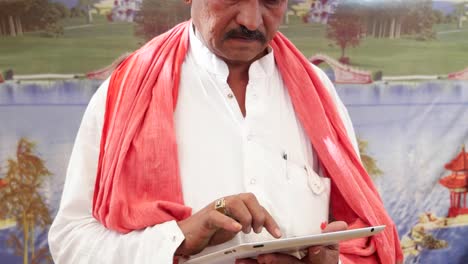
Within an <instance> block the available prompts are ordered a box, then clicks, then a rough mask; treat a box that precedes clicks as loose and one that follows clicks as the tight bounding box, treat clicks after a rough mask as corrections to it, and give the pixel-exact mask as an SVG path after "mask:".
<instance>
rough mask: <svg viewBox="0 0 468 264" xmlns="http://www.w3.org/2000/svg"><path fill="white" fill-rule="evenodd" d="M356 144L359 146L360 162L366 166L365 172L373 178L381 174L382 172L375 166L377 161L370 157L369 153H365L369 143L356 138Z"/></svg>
mask: <svg viewBox="0 0 468 264" xmlns="http://www.w3.org/2000/svg"><path fill="white" fill-rule="evenodd" d="M358 146H359V154H360V155H361V160H362V164H363V165H364V168H366V171H367V173H369V175H370V176H371V177H372V178H373V179H375V178H377V177H378V176H380V175H382V174H383V172H382V171H381V170H380V169H379V167H378V166H377V161H376V160H375V159H374V158H372V157H371V156H370V155H369V154H367V148H368V146H369V143H368V142H367V141H364V140H362V139H360V138H358Z"/></svg>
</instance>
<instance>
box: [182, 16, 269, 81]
mask: <svg viewBox="0 0 468 264" xmlns="http://www.w3.org/2000/svg"><path fill="white" fill-rule="evenodd" d="M195 31H196V29H195V27H194V26H193V24H192V26H191V27H190V38H189V39H190V52H191V53H192V54H193V58H194V59H195V63H196V64H197V65H198V66H200V67H202V68H204V69H205V70H207V71H208V72H211V73H213V74H215V75H217V76H218V77H220V78H222V79H223V80H225V81H227V77H228V75H229V69H228V66H227V64H226V63H225V62H224V61H223V60H222V59H221V58H219V57H218V56H216V55H215V54H214V53H213V52H211V51H210V50H209V49H208V47H206V46H205V44H204V43H203V42H202V41H201V40H200V39H199V34H197V35H196V33H195ZM197 33H198V32H197ZM274 69H275V57H274V54H273V49H272V48H271V47H268V54H266V55H265V56H263V57H261V58H260V59H258V60H256V61H254V62H253V63H252V64H251V65H250V68H249V80H252V79H260V78H266V77H269V76H271V75H272V74H273V71H274Z"/></svg>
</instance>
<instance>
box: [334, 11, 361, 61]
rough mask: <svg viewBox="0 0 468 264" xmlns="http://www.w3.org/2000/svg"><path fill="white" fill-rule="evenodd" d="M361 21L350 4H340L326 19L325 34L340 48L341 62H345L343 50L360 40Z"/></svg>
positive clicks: (354, 45)
mask: <svg viewBox="0 0 468 264" xmlns="http://www.w3.org/2000/svg"><path fill="white" fill-rule="evenodd" d="M362 33H363V31H362V22H361V19H360V17H359V16H358V15H357V14H356V13H355V11H354V10H353V7H352V5H345V4H340V5H338V8H337V10H336V13H335V14H333V15H332V16H331V17H330V18H329V21H328V26H327V33H326V36H327V38H328V39H330V40H332V41H334V42H335V44H336V45H338V46H339V47H340V49H341V57H340V61H341V62H346V61H347V58H346V57H345V51H346V48H348V47H356V46H358V45H359V44H360V42H361V37H362Z"/></svg>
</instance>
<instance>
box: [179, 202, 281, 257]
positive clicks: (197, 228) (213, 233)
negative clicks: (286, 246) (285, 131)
mask: <svg viewBox="0 0 468 264" xmlns="http://www.w3.org/2000/svg"><path fill="white" fill-rule="evenodd" d="M224 200H225V204H226V210H227V211H228V212H229V216H227V215H224V214H222V213H220V212H218V211H216V210H215V208H214V202H213V203H211V204H209V205H208V206H206V207H205V208H203V209H202V210H200V211H198V212H197V213H196V214H194V215H192V216H190V217H189V218H187V219H185V220H182V221H180V222H178V223H177V224H178V225H179V227H180V229H181V230H182V233H184V236H185V240H184V242H183V243H182V244H181V245H180V246H179V248H178V249H177V251H176V255H179V256H190V255H194V254H197V253H199V252H200V251H202V250H203V249H204V248H205V247H207V246H214V245H218V244H221V243H224V242H226V241H229V240H231V239H232V238H233V237H234V236H235V235H236V234H237V233H239V232H240V231H243V232H244V233H246V234H247V233H250V232H251V231H252V229H253V230H254V232H255V233H260V232H261V231H262V229H263V228H265V229H266V230H267V231H268V232H269V233H270V234H271V235H272V236H273V237H275V238H280V237H281V231H280V229H279V227H278V224H277V223H276V221H275V220H274V219H273V217H271V215H270V214H269V213H268V212H267V210H265V208H263V206H261V205H260V204H259V203H258V201H257V198H256V197H255V195H253V194H251V193H242V194H238V195H233V196H228V197H225V198H224Z"/></svg>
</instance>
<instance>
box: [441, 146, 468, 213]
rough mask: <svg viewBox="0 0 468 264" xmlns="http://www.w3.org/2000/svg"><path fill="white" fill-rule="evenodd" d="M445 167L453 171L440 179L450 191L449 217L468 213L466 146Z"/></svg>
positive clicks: (467, 155) (467, 154)
mask: <svg viewBox="0 0 468 264" xmlns="http://www.w3.org/2000/svg"><path fill="white" fill-rule="evenodd" d="M445 168H446V169H447V170H450V171H452V173H451V174H450V175H448V176H446V177H443V178H442V179H440V180H439V183H440V184H441V185H443V186H444V187H445V188H447V189H449V191H450V208H449V211H448V217H456V216H458V215H464V214H468V203H467V189H468V152H466V151H465V146H463V147H462V150H461V152H460V153H459V154H458V155H457V156H456V157H455V158H454V159H453V160H452V161H450V162H449V163H447V164H445Z"/></svg>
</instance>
